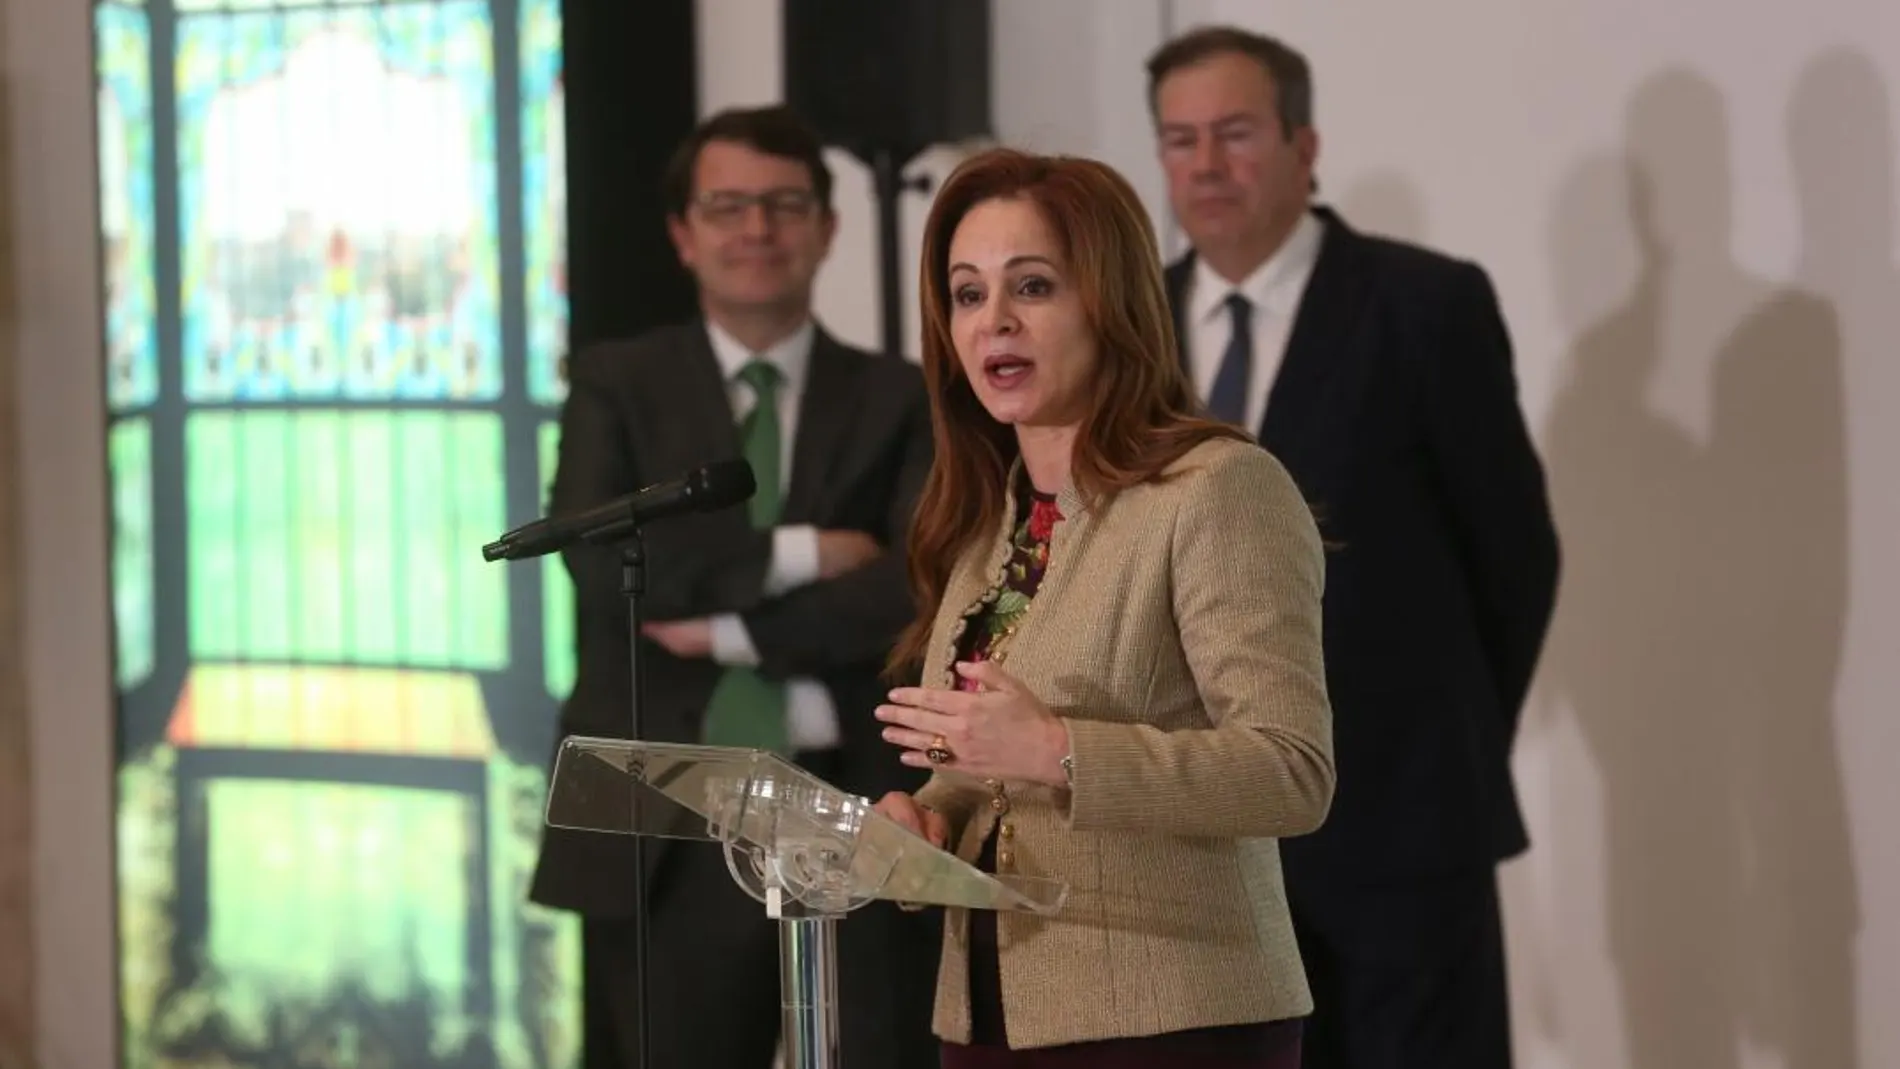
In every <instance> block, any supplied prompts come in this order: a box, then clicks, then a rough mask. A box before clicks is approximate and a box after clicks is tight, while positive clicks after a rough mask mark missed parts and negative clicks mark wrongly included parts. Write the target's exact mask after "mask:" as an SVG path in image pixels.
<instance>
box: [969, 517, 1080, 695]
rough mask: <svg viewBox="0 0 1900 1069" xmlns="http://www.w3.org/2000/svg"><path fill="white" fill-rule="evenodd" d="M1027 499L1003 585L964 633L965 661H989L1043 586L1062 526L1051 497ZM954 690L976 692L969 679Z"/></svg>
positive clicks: (993, 592)
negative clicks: (1058, 526) (1051, 545)
mask: <svg viewBox="0 0 1900 1069" xmlns="http://www.w3.org/2000/svg"><path fill="white" fill-rule="evenodd" d="M1028 499H1029V511H1028V513H1027V515H1025V516H1024V517H1023V519H1022V522H1021V523H1018V524H1017V525H1016V533H1015V535H1014V537H1013V538H1011V540H1010V541H1011V548H1010V554H1009V561H1008V562H1007V563H1006V564H1005V565H1004V566H1003V582H1002V585H1001V586H999V587H997V588H996V589H994V590H992V591H990V593H989V594H988V595H987V596H985V597H984V599H983V601H984V608H982V609H979V610H978V611H977V613H976V615H975V616H974V617H973V618H972V619H971V621H970V626H969V627H967V628H965V629H964V632H963V634H964V640H963V649H962V650H961V651H959V652H960V653H961V655H962V658H963V660H965V661H986V660H988V659H989V657H990V654H992V653H993V652H995V651H997V650H998V648H1000V647H1001V646H1002V645H1003V643H1004V642H1005V641H1007V640H1008V638H1009V636H1010V635H1012V634H1014V633H1015V630H1016V624H1017V622H1018V621H1020V620H1021V619H1022V616H1023V613H1025V612H1027V611H1028V609H1029V600H1030V599H1031V598H1033V597H1035V596H1036V587H1038V586H1039V585H1041V583H1042V573H1043V572H1044V571H1046V570H1047V569H1048V567H1049V542H1050V539H1051V538H1052V537H1053V536H1054V534H1055V529H1056V524H1058V523H1060V522H1062V518H1063V517H1062V509H1061V508H1060V507H1059V506H1058V505H1057V504H1056V496H1055V495H1054V494H1044V493H1040V492H1037V491H1031V492H1030V494H1029V497H1028ZM956 686H957V689H958V690H975V689H976V683H975V682H973V681H972V680H968V679H961V678H959V679H958V680H957V681H956Z"/></svg>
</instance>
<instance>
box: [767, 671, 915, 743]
mask: <svg viewBox="0 0 1900 1069" xmlns="http://www.w3.org/2000/svg"><path fill="white" fill-rule="evenodd" d="M785 735H786V738H787V740H788V741H789V742H790V743H791V745H792V749H794V750H830V749H835V748H836V747H837V746H838V745H839V744H840V743H841V742H843V741H844V736H843V735H842V734H840V732H839V730H838V709H837V707H836V706H835V705H833V704H832V701H831V691H830V690H828V689H826V687H825V685H824V684H823V683H820V682H819V681H817V680H815V679H807V678H805V677H802V676H800V677H797V678H793V679H788V680H786V681H785ZM895 749H896V748H895V747H893V748H892V750H893V753H894V752H895ZM891 759H892V760H893V761H895V760H896V757H895V756H893V757H892V758H891Z"/></svg>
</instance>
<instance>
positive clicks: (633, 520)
mask: <svg viewBox="0 0 1900 1069" xmlns="http://www.w3.org/2000/svg"><path fill="white" fill-rule="evenodd" d="M757 488H758V483H757V482H755V481H754V479H753V477H752V465H750V464H747V463H746V462H745V461H743V460H721V461H716V462H714V463H712V464H707V465H705V466H704V467H699V468H694V469H693V470H692V471H689V472H687V473H686V474H684V475H681V476H678V477H676V478H672V479H668V480H666V481H665V482H660V483H654V484H653V485H652V486H649V487H646V488H645V489H642V490H635V491H634V492H633V493H631V494H627V495H626V496H624V497H617V498H615V499H613V500H612V501H609V502H607V503H606V504H604V505H596V506H594V507H593V508H590V509H587V510H586V511H584V512H574V513H569V514H567V515H563V516H548V517H545V518H543V519H539V520H535V521H534V522H533V523H528V524H524V525H522V526H520V527H517V528H515V529H514V530H512V531H509V532H508V533H507V534H505V535H502V536H501V539H500V540H499V541H495V542H490V543H489V544H487V545H485V546H483V547H482V559H483V560H486V561H497V560H527V559H529V558H530V557H540V556H544V555H546V554H549V553H559V552H560V551H561V550H564V549H566V548H567V547H569V546H571V545H573V544H574V543H575V542H607V541H612V540H613V539H615V538H618V537H620V536H622V535H625V534H627V533H628V532H630V531H632V530H633V529H634V528H636V527H638V526H640V525H641V524H643V523H648V522H651V521H653V520H659V519H665V518H666V517H668V516H677V515H681V514H682V513H688V512H717V511H719V510H720V509H723V508H729V507H731V506H733V505H737V504H738V503H740V502H741V501H744V500H746V499H747V498H750V497H751V496H752V492H753V491H754V490H756V489H757Z"/></svg>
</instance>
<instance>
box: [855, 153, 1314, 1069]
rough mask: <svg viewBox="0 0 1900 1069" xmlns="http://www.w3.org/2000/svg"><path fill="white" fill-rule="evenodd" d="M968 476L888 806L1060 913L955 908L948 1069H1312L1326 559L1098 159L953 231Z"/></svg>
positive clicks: (939, 468) (941, 569) (1007, 185)
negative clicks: (1225, 396)
mask: <svg viewBox="0 0 1900 1069" xmlns="http://www.w3.org/2000/svg"><path fill="white" fill-rule="evenodd" d="M922 276H923V282H922V289H923V294H922V298H923V310H924V336H923V343H924V345H923V365H924V373H925V376H926V379H927V381H928V384H929V389H930V393H931V405H932V421H933V425H934V430H935V436H936V461H935V466H934V467H933V469H932V470H931V473H930V479H929V482H928V484H927V485H926V487H925V490H924V495H923V499H922V501H921V502H920V504H919V508H918V512H917V517H916V521H915V525H914V527H913V530H912V534H911V538H910V548H909V552H910V572H911V580H912V584H913V586H914V588H915V591H916V594H917V601H918V604H919V606H920V607H921V610H922V612H921V615H920V617H919V619H917V620H916V621H915V623H914V624H913V625H912V626H911V628H910V629H909V630H908V631H907V632H906V634H905V636H904V639H903V640H902V643H901V645H900V647H899V649H898V650H897V653H896V657H895V663H897V664H900V665H904V666H910V667H916V666H918V665H921V666H922V669H923V675H922V680H923V682H924V684H925V686H923V687H904V688H899V689H897V690H894V691H892V692H891V696H890V703H889V704H887V705H883V706H880V707H879V709H878V713H877V715H878V717H879V718H880V719H881V720H883V721H884V722H885V736H886V738H888V739H889V740H890V741H891V742H893V743H895V744H896V745H898V746H900V747H902V752H901V758H902V760H903V761H904V762H905V763H906V764H910V765H914V766H918V767H927V768H931V769H933V770H934V772H933V775H932V777H931V779H930V781H929V782H928V783H927V784H926V785H925V786H924V787H923V788H922V789H921V790H920V791H919V792H918V793H917V794H916V796H914V797H912V796H909V795H903V794H893V795H888V796H886V797H885V798H884V799H882V800H881V801H880V802H879V803H878V808H879V809H880V810H881V811H882V812H884V813H886V814H888V815H890V816H892V817H894V818H895V819H897V820H899V821H901V822H903V823H905V824H906V825H908V826H909V827H910V828H912V829H913V830H915V831H917V832H918V833H919V834H921V835H924V836H926V837H927V838H930V839H931V840H932V841H934V842H937V843H939V844H945V845H948V846H949V848H951V849H953V850H955V851H956V852H957V853H958V854H959V855H960V856H961V857H963V858H964V859H965V860H968V861H971V862H974V863H976V864H978V865H979V866H981V867H983V868H984V869H985V870H987V871H992V872H998V873H1008V874H1013V875H1022V876H1035V877H1046V878H1051V879H1055V880H1060V881H1063V882H1065V883H1067V884H1068V885H1069V888H1070V891H1069V897H1068V901H1067V903H1066V905H1065V907H1064V909H1063V910H1062V912H1061V913H1060V914H1059V915H1057V916H1054V917H1042V916H1036V915H1030V914H1018V913H1007V914H996V913H990V912H986V911H966V910H950V911H948V912H947V913H946V920H945V927H946V931H945V942H944V955H943V963H942V968H941V972H940V975H939V980H938V993H937V1008H936V1016H935V1028H936V1031H937V1034H938V1035H939V1036H940V1037H942V1039H943V1040H944V1045H943V1056H942V1061H943V1065H944V1066H946V1067H949V1069H961V1067H977V1066H1043V1067H1055V1066H1084V1065H1086V1066H1090V1067H1094V1069H1112V1067H1117V1066H1120V1067H1129V1069H1132V1067H1136V1066H1144V1067H1145V1066H1154V1067H1160V1066H1168V1067H1172V1069H1193V1067H1214V1066H1221V1067H1229V1069H1243V1067H1258V1069H1281V1067H1285V1069H1293V1067H1295V1066H1297V1065H1298V1062H1299V1042H1300V1019H1301V1018H1302V1017H1304V1016H1305V1015H1306V1014H1307V1013H1308V1012H1310V1010H1311V1007H1312V1001H1311V997H1310V995H1309V994H1308V992H1307V987H1306V981H1305V978H1304V974H1303V972H1302V969H1301V965H1300V958H1299V951H1298V949H1297V947H1296V946H1295V943H1294V937H1293V927H1292V922H1291V920H1290V919H1289V917H1288V913H1287V908H1286V896H1285V891H1284V888H1283V886H1282V883H1281V878H1280V863H1279V851H1278V845H1277V840H1278V839H1279V838H1281V837H1285V836H1291V835H1299V834H1302V833H1305V832H1309V831H1311V830H1312V829H1314V828H1315V827H1317V826H1318V825H1319V824H1320V822H1321V821H1322V820H1323V819H1324V818H1325V815H1326V811H1327V807H1328V805H1329V804H1330V802H1331V799H1332V790H1333V764H1332V751H1331V720H1330V710H1329V707H1328V704H1327V697H1326V689H1325V676H1324V672H1323V669H1322V664H1321V655H1320V594H1321V588H1322V583H1323V560H1322V549H1321V545H1320V539H1319V534H1318V531H1317V529H1316V527H1315V525H1314V522H1313V518H1312V514H1311V512H1310V511H1309V510H1308V508H1307V506H1306V503H1305V502H1304V500H1303V499H1302V498H1301V496H1300V494H1299V492H1298V490H1297V489H1296V488H1295V487H1294V486H1293V483H1292V481H1291V480H1290V479H1289V478H1288V476H1287V474H1286V472H1285V470H1284V469H1283V468H1282V467H1281V466H1280V464H1279V463H1278V462H1277V461H1276V460H1274V459H1273V458H1272V457H1271V456H1269V455H1268V454H1267V453H1266V451H1264V450H1263V449H1261V448H1260V447H1258V446H1257V445H1255V444H1254V443H1253V442H1252V441H1251V440H1250V439H1248V438H1247V436H1246V435H1245V434H1244V432H1242V431H1240V430H1239V429H1237V428H1234V427H1230V426H1227V425H1224V424H1220V423H1216V422H1212V421H1210V420H1208V419H1205V418H1203V417H1201V416H1200V415H1199V414H1198V413H1197V406H1196V404H1195V402H1194V401H1193V400H1192V394H1191V393H1190V391H1189V387H1188V384H1187V381H1186V378H1185V376H1184V374H1183V372H1182V370H1181V365H1180V361H1179V358H1178V356H1177V354H1176V347H1175V340H1174V331H1173V327H1172V324H1171V320H1170V318H1169V315H1168V306H1167V303H1166V299H1165V297H1164V294H1163V289H1162V278H1161V265H1160V262H1159V259H1158V256H1157V252H1156V243H1155V238H1154V233H1153V231H1152V229H1151V228H1150V225H1149V223H1148V217H1147V214H1146V212H1145V211H1144V210H1143V208H1142V206H1141V203H1140V201H1139V200H1138V199H1137V198H1136V196H1135V194H1134V191H1133V190H1132V189H1130V188H1129V186H1128V183H1127V182H1126V181H1125V180H1123V179H1122V177H1121V176H1120V175H1118V174H1116V173H1115V172H1114V171H1113V170H1111V169H1110V168H1108V167H1106V166H1104V165H1102V164H1100V163H1096V162H1094V161H1090V160H1083V159H1071V158H1050V157H1041V156H1031V155H1026V154H1023V153H1019V152H1014V151H1009V150H997V151H993V152H990V153H987V154H985V155H982V156H979V157H976V158H974V159H972V160H970V161H968V162H967V163H965V164H964V165H963V166H962V167H960V168H959V169H958V170H957V172H956V173H955V174H954V175H952V176H951V178H950V179H949V181H948V182H947V183H946V184H945V186H944V188H943V189H942V191H941V192H940V193H939V194H938V196H937V198H936V202H935V205H934V207H933V208H932V210H931V214H930V218H929V221H928V223H927V224H926V230H925V236H924V250H923V270H922Z"/></svg>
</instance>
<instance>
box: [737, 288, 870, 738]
mask: <svg viewBox="0 0 1900 1069" xmlns="http://www.w3.org/2000/svg"><path fill="white" fill-rule="evenodd" d="M816 333H817V328H816V327H814V326H813V325H812V323H811V321H809V320H807V321H806V323H805V325H804V326H802V327H800V328H798V330H796V331H794V332H793V333H792V334H791V335H790V336H789V337H787V338H786V339H785V340H783V341H781V342H779V343H778V344H776V345H774V346H772V347H771V348H769V349H767V350H765V351H764V352H762V353H756V354H755V353H753V352H752V351H751V350H749V349H747V348H746V347H745V346H744V345H741V344H740V343H739V342H738V341H737V340H736V339H735V338H733V336H732V335H730V334H728V333H726V332H725V331H723V330H721V329H720V328H719V326H718V324H716V323H712V322H710V321H709V322H707V324H706V334H707V336H708V338H709V339H710V340H711V342H712V351H713V356H714V357H716V358H718V360H719V371H720V374H721V375H722V376H723V377H724V378H725V380H726V396H727V398H728V399H730V400H731V402H732V418H733V422H735V423H737V422H739V421H740V420H743V419H745V417H746V416H747V415H748V414H750V413H751V411H752V406H753V405H755V404H757V403H758V397H757V395H756V394H754V393H753V391H752V388H751V387H750V386H747V385H746V384H745V383H744V382H742V381H740V379H739V372H740V370H741V369H743V368H744V367H745V366H746V365H747V364H749V363H751V362H752V361H753V360H755V359H757V360H764V361H765V362H767V363H769V364H772V365H773V366H775V367H777V368H778V370H779V386H778V406H779V408H778V428H779V495H780V498H781V499H783V497H784V494H785V492H786V491H787V490H789V489H790V488H791V485H792V445H793V443H794V442H796V441H798V406H799V402H800V401H801V400H802V399H803V397H804V392H805V379H806V372H807V369H808V368H809V367H810V366H811V343H812V338H813V337H814V336H815V335H816ZM817 578H818V529H817V528H816V527H811V526H806V525H795V526H784V527H775V528H773V529H772V561H771V564H770V566H769V567H768V568H767V569H766V575H765V593H766V596H768V597H770V596H773V595H776V594H783V593H785V592H786V591H788V590H793V589H796V588H798V587H801V586H804V585H805V584H807V583H810V582H812V581H813V580H815V579H817ZM711 623H712V656H713V660H714V661H716V662H718V663H719V664H723V665H736V666H743V667H747V668H751V667H756V666H757V665H758V663H759V651H758V648H757V647H755V646H754V645H753V644H752V635H751V634H750V633H749V632H747V631H746V626H745V621H744V620H742V619H740V617H739V616H738V614H736V613H726V614H722V615H719V616H715V617H713V618H712V621H711ZM785 717H786V725H785V727H786V733H787V735H788V737H789V741H790V742H791V745H792V748H793V749H797V750H826V749H831V748H833V747H835V746H837V745H838V743H839V741H840V736H839V733H838V710H837V707H836V706H834V705H833V704H832V701H831V692H830V691H829V690H826V689H825V685H824V684H823V683H820V682H819V681H818V680H816V679H810V678H805V677H793V678H791V679H787V680H786V681H785Z"/></svg>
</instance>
